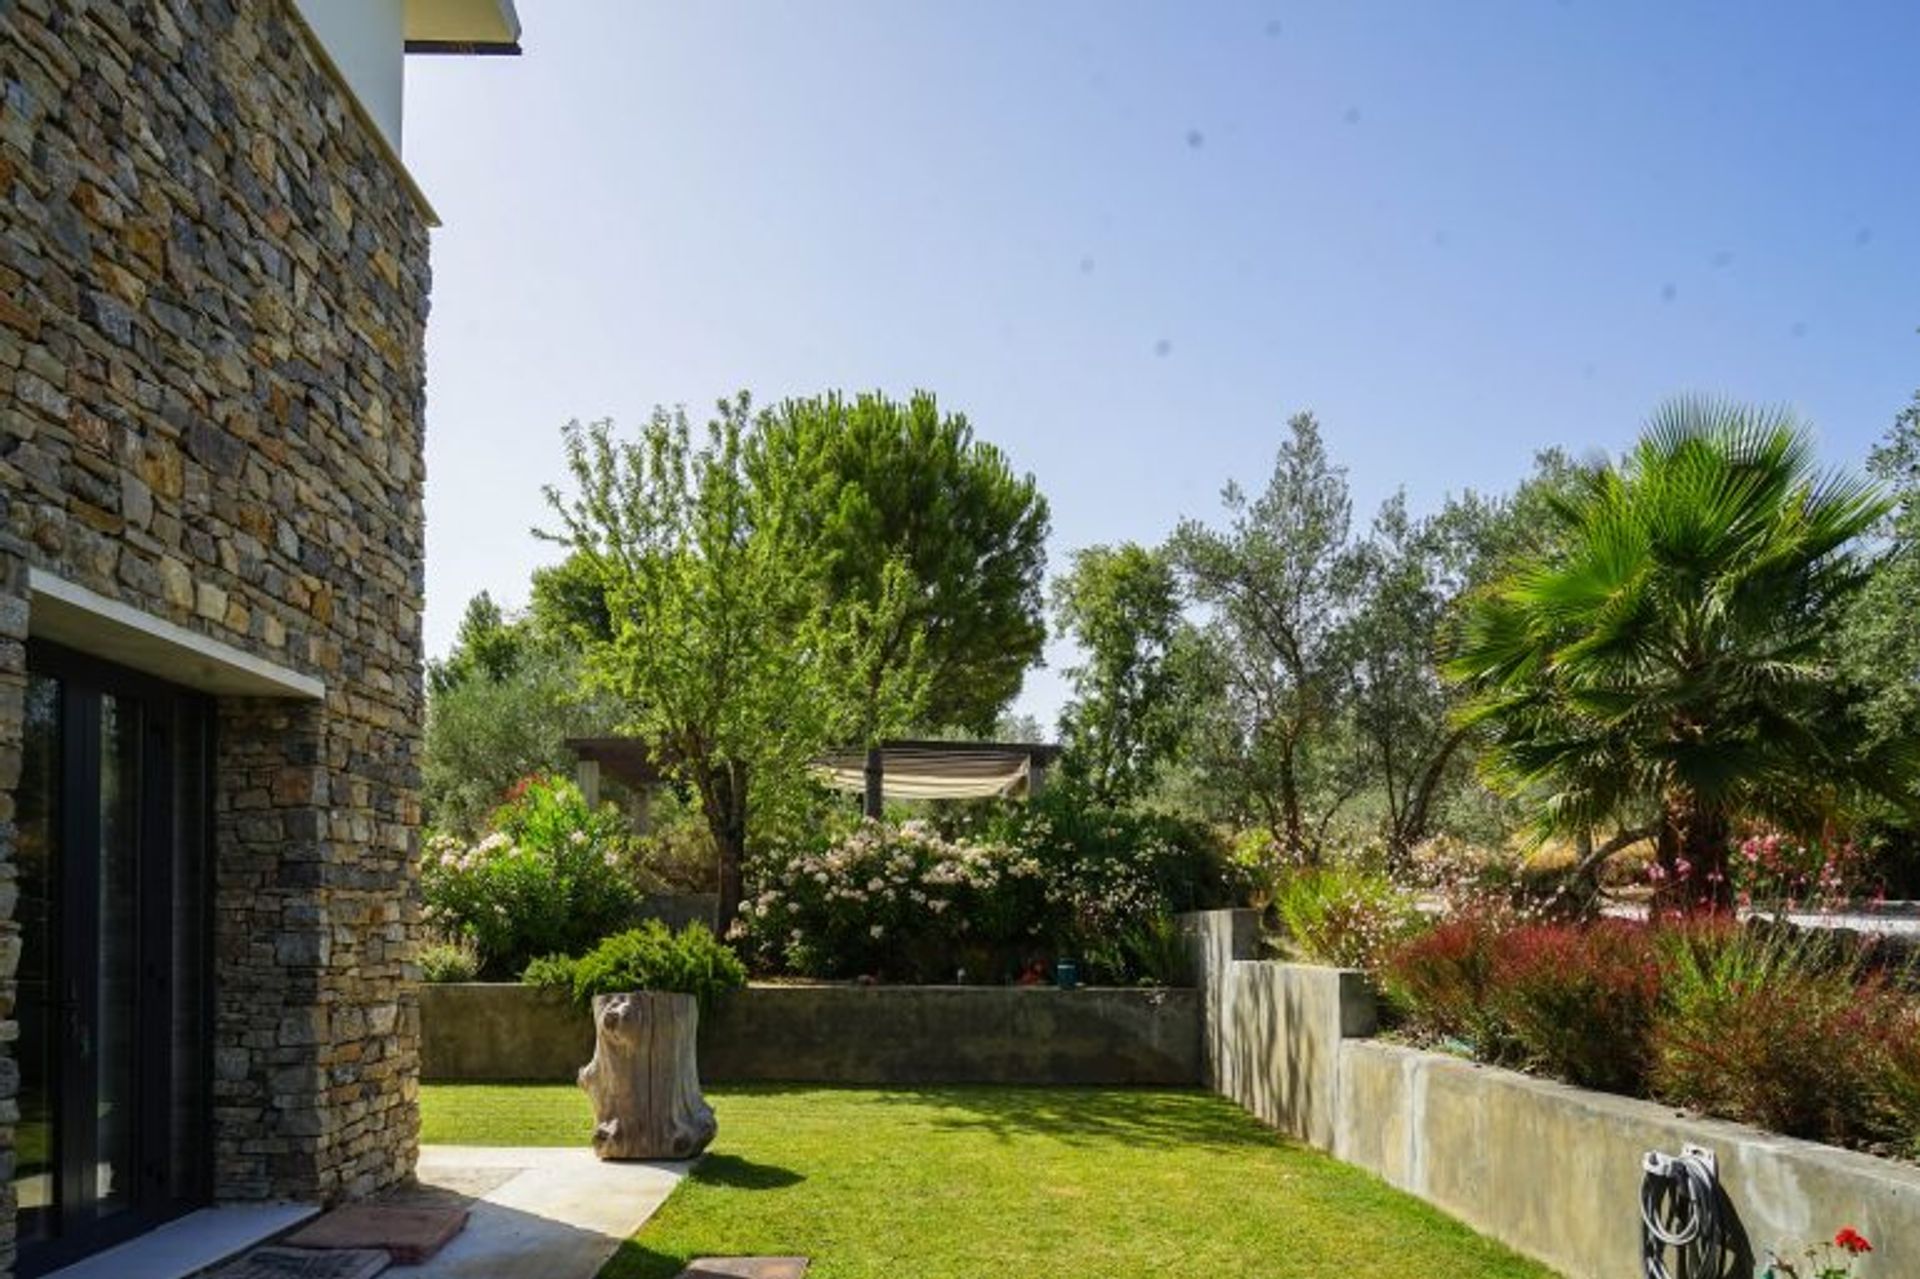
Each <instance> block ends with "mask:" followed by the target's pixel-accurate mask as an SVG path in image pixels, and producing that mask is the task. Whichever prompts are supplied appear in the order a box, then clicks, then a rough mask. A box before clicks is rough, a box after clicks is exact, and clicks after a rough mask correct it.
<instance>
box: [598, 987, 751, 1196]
mask: <svg viewBox="0 0 1920 1279" xmlns="http://www.w3.org/2000/svg"><path fill="white" fill-rule="evenodd" d="M593 1025H594V1043H593V1060H592V1061H590V1062H588V1063H587V1064H586V1065H585V1066H582V1067H581V1068H580V1086H581V1087H582V1088H584V1089H586V1090H587V1095H588V1096H589V1097H591V1098H593V1117H594V1121H595V1122H594V1129H593V1153H594V1154H596V1155H598V1156H600V1158H602V1159H691V1158H693V1157H694V1156H695V1155H697V1154H699V1153H700V1152H701V1151H703V1150H705V1149H706V1148H707V1144H708V1143H709V1142H711V1141H712V1140H713V1135H714V1133H715V1132H716V1131H717V1130H718V1129H719V1123H718V1122H717V1121H716V1120H715V1119H714V1117H713V1108H712V1107H711V1106H709V1105H707V1102H706V1098H704V1097H702V1096H701V1095H700V1074H699V1071H698V1069H697V1067H696V1065H695V1060H694V1037H695V1034H696V1033H697V1032H698V1031H699V1029H700V1005H699V1004H698V1003H697V1002H696V1001H695V1000H694V997H693V996H692V995H676V994H667V993H665V992H661V991H652V990H636V991H628V992H626V993H624V994H618V995H596V996H595V997H594V1000H593Z"/></svg>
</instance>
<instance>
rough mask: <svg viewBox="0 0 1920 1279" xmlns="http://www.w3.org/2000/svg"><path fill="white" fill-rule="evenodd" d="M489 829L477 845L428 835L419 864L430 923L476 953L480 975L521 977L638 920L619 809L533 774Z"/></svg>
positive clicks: (445, 936) (571, 786) (563, 783)
mask: <svg viewBox="0 0 1920 1279" xmlns="http://www.w3.org/2000/svg"><path fill="white" fill-rule="evenodd" d="M491 825H492V827H493V829H492V830H491V831H490V832H489V833H488V834H487V835H486V836H485V837H484V838H483V839H480V840H479V841H477V842H474V843H468V842H466V841H464V840H461V839H458V838H456V837H454V836H450V835H435V836H432V837H430V838H429V839H428V841H427V847H426V852H425V854H424V855H423V857H422V858H421V866H420V885H421V891H422V894H423V896H424V898H425V901H426V909H425V912H424V922H425V923H426V924H427V926H428V927H429V929H431V930H432V931H433V932H434V933H435V934H437V935H438V936H439V937H441V938H443V939H446V940H448V941H453V942H457V943H461V944H464V945H466V946H469V947H471V948H472V949H473V950H474V951H475V952H476V953H477V954H478V955H479V958H480V976H482V977H485V978H489V979H495V980H513V979H516V978H518V977H519V976H520V973H521V970H522V969H524V968H525V967H526V965H527V963H528V961H529V960H531V959H533V958H535V957H536V956H540V955H551V954H564V955H578V954H582V953H584V952H585V951H586V950H588V949H590V948H591V947H592V946H593V945H595V944H596V943H597V942H599V941H600V939H601V938H603V937H605V936H607V935H608V934H609V933H614V932H618V931H619V930H620V929H622V928H624V927H626V926H627V925H628V924H630V923H631V922H632V918H633V912H634V909H635V907H636V906H637V905H638V903H639V894H638V893H637V891H636V890H635V887H634V883H633V879H632V876H631V874H630V873H629V867H630V858H629V856H628V848H627V843H628V837H627V828H626V823H625V821H624V820H622V819H621V817H620V816H619V814H618V813H616V812H615V811H614V810H613V809H611V808H602V809H601V810H600V811H598V812H594V811H591V810H589V809H588V808H587V804H586V800H585V798H584V797H583V796H582V795H581V794H580V789H579V788H578V787H577V786H575V785H574V784H573V783H572V782H569V781H565V780H559V779H554V778H549V777H534V778H530V779H528V780H527V781H526V782H525V783H524V784H522V785H520V786H516V787H515V788H514V793H513V798H511V799H509V800H508V801H507V803H506V804H504V805H502V806H501V807H500V809H499V810H498V811H497V812H496V813H495V814H494V816H493V819H492V823H491Z"/></svg>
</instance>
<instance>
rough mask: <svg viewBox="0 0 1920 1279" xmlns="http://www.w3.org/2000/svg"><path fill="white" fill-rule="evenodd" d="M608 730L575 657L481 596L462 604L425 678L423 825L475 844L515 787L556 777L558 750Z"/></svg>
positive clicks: (560, 765)
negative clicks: (443, 654)
mask: <svg viewBox="0 0 1920 1279" xmlns="http://www.w3.org/2000/svg"><path fill="white" fill-rule="evenodd" d="M610 722H611V714H610V709H609V707H608V706H607V704H606V702H605V700H604V699H601V698H596V697H595V696H593V695H592V694H591V693H590V692H589V691H587V690H584V689H583V688H582V687H581V678H580V656H579V653H578V652H577V651H576V650H575V649H573V648H572V647H570V646H569V645H567V644H566V643H565V642H563V641H560V640H558V639H556V638H554V637H553V636H550V635H548V634H546V633H544V632H543V631H542V630H541V629H540V627H539V626H538V625H536V624H535V623H534V622H532V621H531V620H529V619H527V618H510V617H508V616H506V615H505V614H504V613H502V611H501V609H500V607H499V606H498V605H497V604H495V603H494V602H493V600H492V598H491V597H490V596H488V595H487V594H486V593H485V592H484V591H483V592H482V593H480V594H479V595H477V596H475V597H474V598H473V600H472V601H470V602H469V603H468V605H467V611H466V614H465V615H464V617H463V618H462V620H461V623H460V630H459V632H458V635H457V636H456V638H455V641H454V646H453V650H452V651H451V652H450V653H449V654H448V655H447V658H446V660H445V661H442V662H436V663H433V664H432V665H430V666H429V667H428V670H427V723H426V741H425V745H424V748H423V750H422V752H421V766H420V773H421V783H420V785H421V795H422V801H423V803H424V805H425V808H426V815H427V820H428V822H429V823H431V824H432V825H433V826H435V827H436V828H438V829H439V830H442V831H446V832H450V833H454V834H460V835H472V834H474V833H475V832H477V830H478V829H479V827H480V826H481V825H482V824H483V823H484V822H485V820H486V818H487V816H488V814H489V813H491V812H492V811H493V810H494V808H495V807H496V806H498V805H499V804H500V802H501V800H502V798H503V797H504V796H505V795H506V793H507V790H508V788H509V787H511V786H512V785H513V783H515V782H516V781H519V780H520V779H521V778H523V777H526V776H528V775H529V774H532V773H537V772H561V771H564V770H565V769H566V768H567V767H568V765H569V763H570V762H571V761H570V757H569V754H568V751H567V749H566V740H567V739H568V738H569V737H581V736H588V735H591V734H593V733H596V732H600V731H602V730H604V729H605V728H606V727H607V725H608V724H609V723H610Z"/></svg>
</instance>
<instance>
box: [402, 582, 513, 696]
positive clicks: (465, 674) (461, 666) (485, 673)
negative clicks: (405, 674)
mask: <svg viewBox="0 0 1920 1279" xmlns="http://www.w3.org/2000/svg"><path fill="white" fill-rule="evenodd" d="M533 645H534V637H533V632H532V628H531V627H530V626H528V625H527V624H526V623H525V622H523V621H508V620H507V617H506V615H505V614H504V613H502V612H501V611H500V606H499V605H498V604H496V603H494V602H493V597H492V596H491V595H489V594H487V593H486V592H485V591H481V592H480V593H479V594H478V595H476V596H474V597H473V598H472V599H470V600H468V601H467V611H466V612H465V613H463V614H461V616H460V629H459V630H458V631H456V632H454V637H453V651H452V652H450V653H449V654H447V658H446V660H445V661H443V662H430V663H428V665H427V687H428V689H429V690H430V691H432V692H440V691H444V690H445V689H448V688H451V687H453V686H454V685H456V684H461V683H464V682H466V681H467V680H469V679H473V678H476V677H477V678H482V679H489V680H493V681H495V682H498V681H499V680H502V679H505V678H506V677H507V676H508V675H510V674H512V673H513V671H514V670H515V669H516V668H517V667H519V666H520V665H521V663H522V662H524V661H525V660H526V657H527V654H528V652H529V650H531V649H532V647H533Z"/></svg>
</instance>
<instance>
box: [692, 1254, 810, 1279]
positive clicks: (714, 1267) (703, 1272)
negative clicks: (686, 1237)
mask: <svg viewBox="0 0 1920 1279" xmlns="http://www.w3.org/2000/svg"><path fill="white" fill-rule="evenodd" d="M808 1264H809V1262H808V1260H807V1258H805V1257H700V1258H697V1259H695V1260H694V1262H693V1263H692V1264H691V1265H689V1266H688V1267H687V1268H686V1269H685V1270H682V1271H681V1272H680V1275H679V1279H802V1276H803V1275H805V1274H806V1273H807V1266H808Z"/></svg>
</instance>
